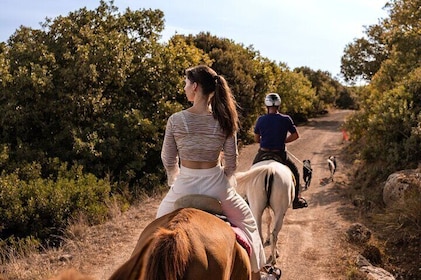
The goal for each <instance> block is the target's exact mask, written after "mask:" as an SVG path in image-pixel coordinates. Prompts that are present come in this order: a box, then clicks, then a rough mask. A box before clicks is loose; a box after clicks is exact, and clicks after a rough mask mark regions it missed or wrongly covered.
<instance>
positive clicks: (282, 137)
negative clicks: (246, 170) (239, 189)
mask: <svg viewBox="0 0 421 280" xmlns="http://www.w3.org/2000/svg"><path fill="white" fill-rule="evenodd" d="M265 105H266V107H267V110H268V113H267V114H266V115H263V116H260V117H259V118H258V119H257V122H256V125H255V127H254V140H255V141H256V142H257V143H260V149H259V151H258V152H257V155H256V157H255V158H254V161H253V164H254V163H256V162H259V161H262V160H266V159H274V160H277V161H279V162H281V163H283V164H285V165H286V166H288V167H289V168H290V169H291V171H292V173H293V174H294V177H295V182H296V185H295V198H294V201H293V204H292V207H293V209H298V208H303V207H307V202H306V201H305V200H304V199H303V198H300V197H299V193H300V176H299V173H298V169H297V166H295V164H294V163H293V162H292V161H291V160H290V159H289V157H288V154H287V152H286V147H285V144H286V143H290V142H292V141H295V140H297V139H298V138H299V137H300V136H299V134H298V130H297V127H296V126H295V124H294V121H293V120H292V119H291V117H290V116H288V115H285V114H281V113H279V111H278V109H279V106H280V105H281V98H280V97H279V95H278V94H277V93H270V94H268V95H266V97H265Z"/></svg>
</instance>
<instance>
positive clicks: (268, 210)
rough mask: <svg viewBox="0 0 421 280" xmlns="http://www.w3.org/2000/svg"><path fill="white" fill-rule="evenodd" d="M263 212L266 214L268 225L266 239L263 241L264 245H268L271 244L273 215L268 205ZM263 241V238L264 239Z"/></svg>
mask: <svg viewBox="0 0 421 280" xmlns="http://www.w3.org/2000/svg"><path fill="white" fill-rule="evenodd" d="M263 214H264V215H266V225H267V228H266V240H265V242H264V243H263V246H268V245H270V232H271V230H270V225H271V224H272V215H271V212H270V209H269V207H266V209H265V211H264V213H263ZM262 242H263V239H262Z"/></svg>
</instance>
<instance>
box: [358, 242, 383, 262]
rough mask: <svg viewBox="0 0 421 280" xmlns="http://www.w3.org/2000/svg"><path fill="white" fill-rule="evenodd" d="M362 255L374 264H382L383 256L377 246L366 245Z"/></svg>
mask: <svg viewBox="0 0 421 280" xmlns="http://www.w3.org/2000/svg"><path fill="white" fill-rule="evenodd" d="M362 255H363V256H364V257H365V258H366V259H367V260H369V261H370V263H372V264H381V263H382V254H381V252H380V250H379V248H377V247H376V246H373V245H366V246H365V248H364V251H363V253H362Z"/></svg>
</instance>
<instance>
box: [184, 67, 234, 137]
mask: <svg viewBox="0 0 421 280" xmlns="http://www.w3.org/2000/svg"><path fill="white" fill-rule="evenodd" d="M186 76H187V79H189V80H190V81H192V82H196V83H198V84H200V85H201V86H202V90H203V94H205V95H206V96H209V95H210V94H211V93H214V95H213V96H212V97H211V99H210V105H211V107H212V114H213V117H214V118H215V119H216V120H218V122H219V125H220V126H221V128H222V130H223V131H224V132H225V134H226V135H227V137H228V136H231V135H234V134H235V132H237V130H238V127H239V120H238V113H237V102H236V101H235V99H234V96H233V94H232V92H231V89H230V87H229V86H228V83H227V81H226V80H225V78H224V77H222V76H220V75H218V74H217V73H216V72H215V70H213V69H212V68H210V67H209V66H206V65H199V66H195V67H191V68H188V69H187V70H186Z"/></svg>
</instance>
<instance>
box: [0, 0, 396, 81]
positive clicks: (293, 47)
mask: <svg viewBox="0 0 421 280" xmlns="http://www.w3.org/2000/svg"><path fill="white" fill-rule="evenodd" d="M106 2H109V1H106ZM386 2H387V0H213V1H204V0H115V1H114V5H115V6H117V7H118V9H119V11H120V12H121V13H124V11H125V10H126V8H130V9H131V10H137V9H142V8H145V9H149V8H151V9H160V10H161V11H163V12H164V20H165V30H164V31H163V33H162V40H163V41H164V42H165V41H167V40H168V39H169V38H170V37H171V36H172V35H174V34H185V35H188V34H193V35H195V34H198V33H199V32H209V33H210V34H211V35H214V36H217V37H220V38H228V39H231V40H233V41H234V42H235V43H239V44H243V45H244V46H246V47H249V46H252V47H253V49H254V50H256V51H259V52H260V54H261V55H262V56H263V57H266V58H268V59H270V60H273V61H276V62H282V63H285V64H286V65H287V66H288V67H289V68H291V69H294V68H295V67H301V66H307V67H310V68H311V69H313V70H315V71H317V70H322V71H328V72H330V74H331V75H332V76H333V77H338V78H339V76H338V74H339V73H340V64H341V57H342V55H343V52H344V49H345V47H346V45H347V44H349V43H352V42H353V41H354V39H356V38H361V37H363V36H364V30H365V27H367V26H370V25H373V24H377V23H379V20H381V19H384V18H387V17H388V14H387V11H386V10H384V9H383V7H384V5H385V4H386ZM98 6H99V0H67V1H66V0H36V1H35V0H1V9H0V42H6V41H7V40H8V38H9V37H10V36H11V35H12V34H13V33H14V32H15V31H16V30H17V29H19V27H20V26H26V27H30V28H33V29H40V28H41V23H44V22H45V19H46V18H51V19H54V18H56V17H58V16H66V15H68V14H69V13H70V12H74V11H77V10H79V9H80V8H84V7H86V8H87V9H91V10H93V9H95V8H97V7H98Z"/></svg>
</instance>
